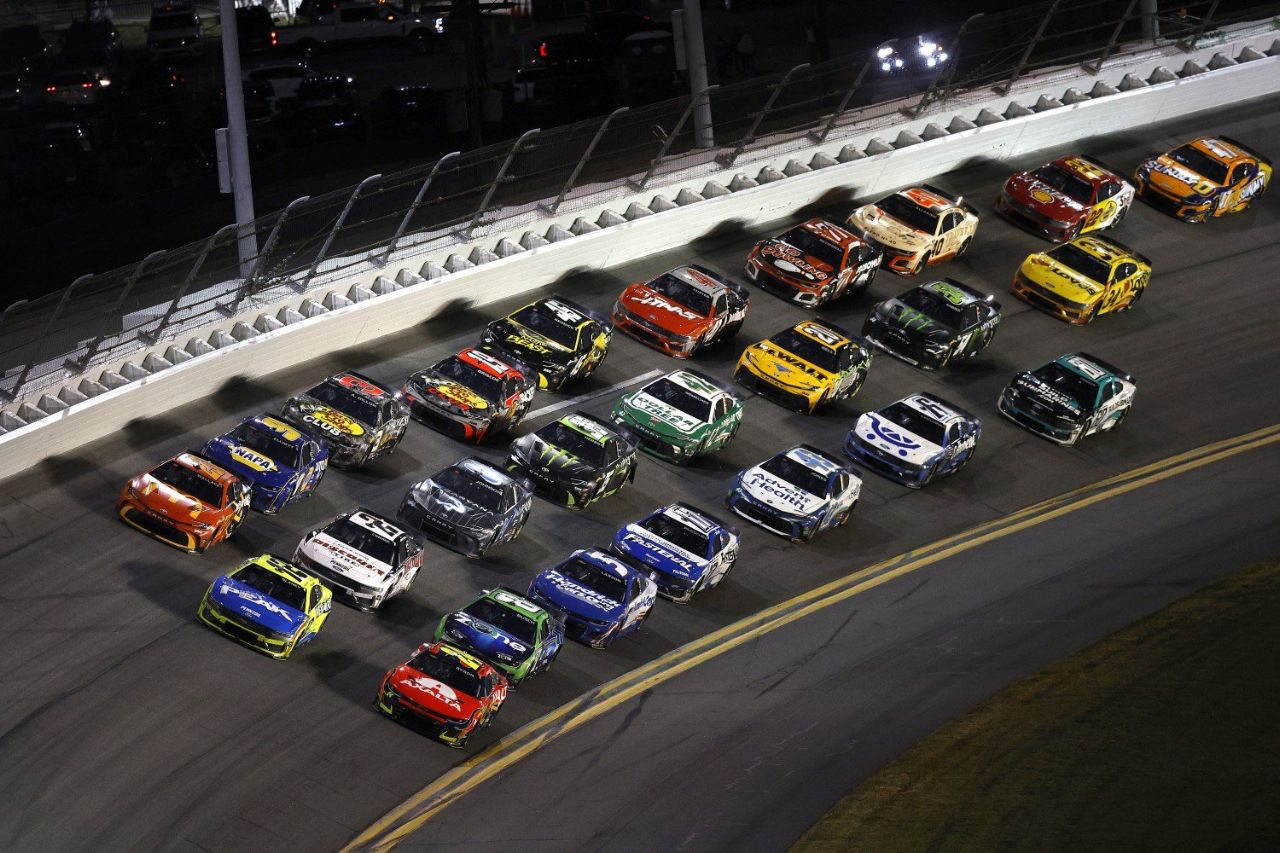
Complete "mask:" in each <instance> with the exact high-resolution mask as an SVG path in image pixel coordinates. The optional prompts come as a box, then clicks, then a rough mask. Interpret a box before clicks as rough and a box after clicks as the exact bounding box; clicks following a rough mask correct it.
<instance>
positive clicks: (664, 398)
mask: <svg viewBox="0 0 1280 853" xmlns="http://www.w3.org/2000/svg"><path fill="white" fill-rule="evenodd" d="M642 393H644V394H646V395H648V396H650V397H652V398H653V399H655V400H658V401H660V402H663V403H666V404H667V405H668V406H670V407H672V408H673V409H677V410H679V411H681V412H684V413H685V414H686V415H688V416H689V417H691V418H696V419H697V420H699V421H702V422H703V423H709V422H710V421H711V401H710V400H707V399H705V398H703V397H699V396H698V395H697V394H695V393H693V392H692V391H690V390H689V389H688V388H683V387H681V386H680V385H678V384H676V383H675V382H672V381H671V380H670V379H668V378H667V377H665V376H664V377H662V378H661V379H659V380H657V381H656V382H651V383H649V384H648V385H646V386H645V387H644V391H643V392H642Z"/></svg>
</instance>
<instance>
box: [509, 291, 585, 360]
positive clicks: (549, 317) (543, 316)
mask: <svg viewBox="0 0 1280 853" xmlns="http://www.w3.org/2000/svg"><path fill="white" fill-rule="evenodd" d="M511 319H512V320H515V321H516V322H517V323H519V324H520V325H521V326H524V327H525V328H526V329H531V330H532V331H535V332H537V333H538V334H540V335H542V336H543V337H547V338H550V339H551V340H553V341H555V342H556V343H558V344H560V346H562V347H567V348H568V349H573V348H574V346H575V345H576V344H577V343H578V327H577V326H571V325H569V324H568V323H565V322H564V321H562V320H561V319H560V318H559V317H557V316H556V315H555V312H554V311H552V310H550V309H549V308H547V307H546V306H545V305H543V304H542V303H538V302H536V303H534V304H533V305H526V306H525V307H524V308H521V309H520V310H519V311H517V312H516V313H514V314H512V315H511Z"/></svg>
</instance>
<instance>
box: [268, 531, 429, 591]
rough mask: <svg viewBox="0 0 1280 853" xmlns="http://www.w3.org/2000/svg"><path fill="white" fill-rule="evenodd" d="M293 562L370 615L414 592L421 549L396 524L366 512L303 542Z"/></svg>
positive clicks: (313, 535) (310, 535) (316, 532)
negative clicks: (386, 603)
mask: <svg viewBox="0 0 1280 853" xmlns="http://www.w3.org/2000/svg"><path fill="white" fill-rule="evenodd" d="M293 562H294V564H295V565H297V566H298V567H299V568H301V569H303V570H304V571H306V572H308V573H310V574H312V575H315V576H316V577H318V578H320V580H322V581H324V583H325V585H326V586H328V587H329V589H330V590H332V591H333V594H334V595H335V596H336V597H337V598H338V599H339V600H341V601H343V602H344V603H346V604H350V605H351V606H353V607H357V608H359V609H360V610H363V611H366V612H368V611H370V610H377V609H378V608H379V607H381V606H382V603H383V602H384V601H386V600H387V599H389V598H392V597H394V596H397V595H400V594H401V593H405V592H408V591H409V587H410V586H412V585H413V581H414V579H415V578H417V576H418V571H419V570H420V569H421V568H422V545H421V544H419V543H418V541H417V540H416V539H414V538H413V536H412V535H411V534H410V533H409V532H408V531H406V530H404V529H403V528H401V527H399V526H398V525H396V524H395V523H394V522H392V521H391V519H389V518H384V517H383V516H381V515H378V514H377V513H376V512H374V511H372V510H368V509H363V508H361V509H356V510H353V511H351V512H344V513H343V514H342V515H339V516H338V517H337V518H335V519H334V520H333V521H331V522H329V523H328V524H326V525H325V526H324V527H321V528H318V529H316V530H312V531H311V532H310V533H308V534H307V535H305V536H303V537H302V541H301V542H299V543H298V547H297V549H296V550H295V551H294V553H293Z"/></svg>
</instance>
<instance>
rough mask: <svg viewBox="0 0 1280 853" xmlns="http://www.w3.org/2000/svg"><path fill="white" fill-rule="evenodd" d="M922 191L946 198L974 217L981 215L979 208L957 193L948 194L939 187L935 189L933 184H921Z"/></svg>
mask: <svg viewBox="0 0 1280 853" xmlns="http://www.w3.org/2000/svg"><path fill="white" fill-rule="evenodd" d="M920 189H922V190H928V191H929V192H931V193H933V194H934V195H936V196H941V197H942V198H945V199H946V200H947V201H949V202H951V203H952V204H954V205H955V206H956V207H958V208H960V209H961V210H964V211H967V212H969V213H972V214H973V215H974V216H979V215H980V214H979V213H978V208H976V207H974V206H973V205H972V204H970V203H969V202H967V201H965V200H964V196H960V195H956V194H955V193H952V192H947V191H946V190H944V189H939V188H938V187H935V186H934V185H933V184H921V185H920Z"/></svg>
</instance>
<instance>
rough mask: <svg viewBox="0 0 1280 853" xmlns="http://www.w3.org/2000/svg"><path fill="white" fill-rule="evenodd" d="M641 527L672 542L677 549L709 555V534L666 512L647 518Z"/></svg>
mask: <svg viewBox="0 0 1280 853" xmlns="http://www.w3.org/2000/svg"><path fill="white" fill-rule="evenodd" d="M640 526H641V527H642V528H644V529H645V530H648V531H649V532H650V533H652V534H654V535H655V536H657V537H659V538H661V539H664V540H666V541H667V542H670V543H671V544H672V545H675V546H676V547H677V548H683V549H684V550H686V551H688V552H689V553H690V554H698V555H699V556H705V555H706V553H707V545H708V540H707V534H706V533H703V532H701V531H698V530H694V529H693V528H692V527H689V526H688V525H686V524H684V523H683V522H681V521H677V520H676V519H674V518H672V517H671V516H669V515H667V514H666V513H665V512H661V513H658V514H657V515H654V516H651V517H649V518H646V519H645V520H644V521H643V522H641V523H640Z"/></svg>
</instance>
